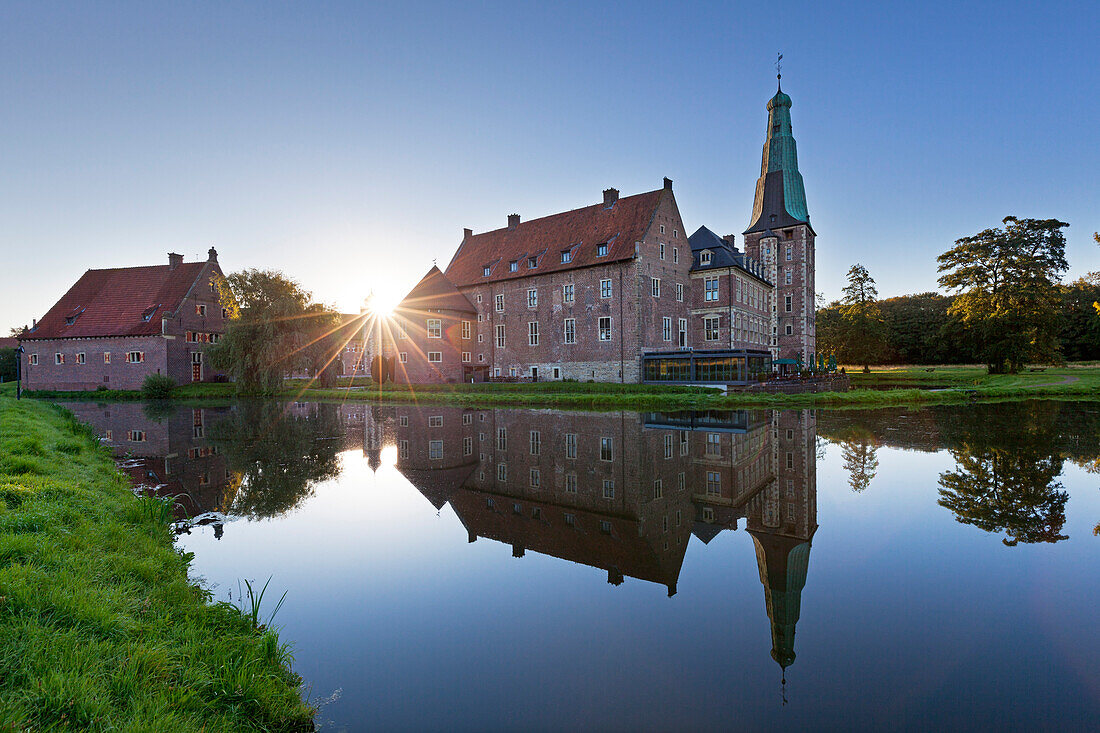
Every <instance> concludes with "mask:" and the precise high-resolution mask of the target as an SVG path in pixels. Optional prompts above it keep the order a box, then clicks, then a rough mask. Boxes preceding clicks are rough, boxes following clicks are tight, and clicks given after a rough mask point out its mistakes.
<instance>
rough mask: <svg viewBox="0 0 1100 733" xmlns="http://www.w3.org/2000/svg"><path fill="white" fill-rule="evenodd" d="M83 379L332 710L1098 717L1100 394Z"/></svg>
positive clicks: (225, 583)
mask: <svg viewBox="0 0 1100 733" xmlns="http://www.w3.org/2000/svg"><path fill="white" fill-rule="evenodd" d="M67 406H68V407H70V409H72V410H73V411H74V412H76V413H77V415H78V416H79V417H81V418H82V419H84V420H85V421H87V422H89V423H91V424H92V425H93V426H95V427H96V429H97V431H98V432H99V433H100V434H101V435H103V436H104V437H105V439H106V440H107V442H108V443H110V444H111V445H112V446H113V447H114V448H115V451H116V454H117V455H118V456H119V457H120V458H122V459H125V460H123V461H122V465H123V466H124V467H125V470H127V471H128V472H129V473H130V474H131V475H132V476H133V478H134V480H135V482H136V483H140V484H145V485H148V486H150V487H154V489H153V490H155V491H157V492H158V493H160V494H163V495H171V496H175V497H177V502H178V516H180V517H181V518H183V517H185V516H193V517H197V520H196V522H195V523H194V524H193V526H189V527H188V528H187V529H186V531H184V532H183V533H182V534H181V535H180V536H179V540H178V542H179V545H180V547H181V548H183V549H184V550H186V551H188V552H192V553H194V556H195V557H194V563H193V574H194V576H195V578H197V579H199V581H200V582H202V583H203V584H204V585H205V586H206V587H207V588H208V589H209V590H210V591H211V592H212V594H213V597H214V598H215V599H217V600H227V601H232V602H238V601H239V593H240V590H239V589H240V587H241V586H242V585H243V583H242V580H243V579H249V580H252V581H257V582H259V583H260V584H261V585H262V584H263V583H264V582H266V581H267V579H268V578H269V577H270V579H271V581H270V587H269V589H268V597H269V598H273V599H277V598H278V597H279V596H280V595H281V594H282V593H283V591H286V601H285V603H284V605H283V607H282V609H281V610H280V611H279V613H278V615H277V616H276V618H275V619H274V623H275V625H276V626H278V627H279V628H280V634H281V638H282V639H283V640H285V641H288V642H290V643H291V644H292V645H293V652H294V660H295V661H294V669H295V670H296V671H297V672H298V673H299V674H301V676H302V677H303V679H304V680H305V688H304V689H305V691H306V694H308V696H309V698H310V699H311V700H312V701H314V702H317V703H319V704H321V711H320V714H319V716H318V722H319V724H320V725H321V726H322V729H323V730H478V731H481V730H531V729H536V730H537V729H544V730H545V729H554V730H560V729H579V730H616V729H618V730H623V729H630V730H635V729H640V730H684V729H695V730H697V729H721V730H808V729H812V730H850V729H868V728H874V729H886V728H889V729H905V730H918V729H919V730H938V729H975V728H981V729H998V730H1037V729H1059V730H1086V729H1095V726H1096V724H1097V721H1098V720H1100V584H1098V580H1100V536H1097V532H1100V403H1071V402H1053V401H1050V402H1039V401H1035V402H1024V403H1011V404H1001V405H967V406H943V407H930V408H922V409H912V410H910V409H882V410H858V411H853V410H836V411H828V410H816V411H813V410H795V411H727V412H708V413H673V414H659V413H638V412H622V411H620V412H610V413H608V412H603V413H590V412H589V413H585V412H563V411H552V410H505V409H494V410H465V409H461V408H453V407H431V406H420V407H417V406H389V407H377V406H373V407H372V406H369V405H366V404H363V403H356V404H350V403H349V404H342V405H338V404H310V403H292V404H282V405H279V404H263V403H246V404H242V405H239V406H237V407H233V408H193V407H187V408H178V407H174V406H169V407H157V406H153V405H139V404H117V403H115V404H94V403H71V404H68V405H67ZM273 604H274V600H272V602H271V605H268V609H269V610H270V609H271V608H272V607H273Z"/></svg>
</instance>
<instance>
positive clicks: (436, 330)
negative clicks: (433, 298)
mask: <svg viewBox="0 0 1100 733" xmlns="http://www.w3.org/2000/svg"><path fill="white" fill-rule="evenodd" d="M428 338H430V339H437V338H443V322H442V321H441V320H439V319H438V318H429V319H428Z"/></svg>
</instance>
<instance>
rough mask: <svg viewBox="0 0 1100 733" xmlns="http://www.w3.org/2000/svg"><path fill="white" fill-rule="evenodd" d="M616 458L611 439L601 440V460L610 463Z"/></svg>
mask: <svg viewBox="0 0 1100 733" xmlns="http://www.w3.org/2000/svg"><path fill="white" fill-rule="evenodd" d="M614 458H615V450H614V442H613V440H612V439H611V438H600V460H601V461H610V460H614Z"/></svg>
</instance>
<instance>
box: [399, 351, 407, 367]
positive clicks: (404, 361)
mask: <svg viewBox="0 0 1100 733" xmlns="http://www.w3.org/2000/svg"><path fill="white" fill-rule="evenodd" d="M397 359H398V360H399V361H400V362H401V363H402V364H408V363H409V352H407V351H402V352H401V353H400V354H398V355H397Z"/></svg>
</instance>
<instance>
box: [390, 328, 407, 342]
mask: <svg viewBox="0 0 1100 733" xmlns="http://www.w3.org/2000/svg"><path fill="white" fill-rule="evenodd" d="M394 330H396V331H397V338H398V339H399V340H401V341H404V340H405V339H407V338H408V337H409V334H408V333H406V332H405V329H404V328H402V327H401V326H394Z"/></svg>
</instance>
